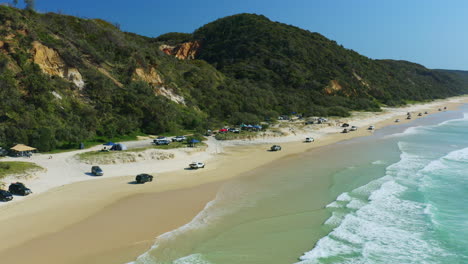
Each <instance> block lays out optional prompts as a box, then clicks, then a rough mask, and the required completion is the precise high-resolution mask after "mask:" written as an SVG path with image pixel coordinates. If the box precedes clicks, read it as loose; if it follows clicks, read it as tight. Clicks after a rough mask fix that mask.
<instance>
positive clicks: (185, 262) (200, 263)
mask: <svg viewBox="0 0 468 264" xmlns="http://www.w3.org/2000/svg"><path fill="white" fill-rule="evenodd" d="M173 263H174V264H211V262H209V261H208V260H206V259H205V258H204V257H203V255H202V254H192V255H189V256H186V257H182V258H179V259H177V260H175V261H174V262H173Z"/></svg>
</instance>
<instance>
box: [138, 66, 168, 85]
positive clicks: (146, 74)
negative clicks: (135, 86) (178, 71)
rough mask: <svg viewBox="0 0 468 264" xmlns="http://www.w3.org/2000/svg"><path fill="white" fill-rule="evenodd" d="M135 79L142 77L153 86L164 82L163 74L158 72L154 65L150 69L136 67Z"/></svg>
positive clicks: (141, 78)
mask: <svg viewBox="0 0 468 264" xmlns="http://www.w3.org/2000/svg"><path fill="white" fill-rule="evenodd" d="M133 79H134V80H136V79H140V80H142V81H145V82H147V83H148V84H150V85H152V86H156V85H161V84H162V83H163V81H162V78H161V76H160V75H159V74H158V73H157V72H156V69H155V68H154V67H151V68H150V69H149V70H145V69H143V68H136V69H135V73H134V74H133Z"/></svg>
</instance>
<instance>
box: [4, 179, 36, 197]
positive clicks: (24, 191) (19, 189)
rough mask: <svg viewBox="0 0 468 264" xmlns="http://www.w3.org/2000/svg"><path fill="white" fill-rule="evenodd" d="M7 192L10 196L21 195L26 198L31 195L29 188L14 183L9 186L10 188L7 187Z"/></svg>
mask: <svg viewBox="0 0 468 264" xmlns="http://www.w3.org/2000/svg"><path fill="white" fill-rule="evenodd" d="M8 191H9V192H10V193H11V194H15V195H22V196H26V195H28V194H31V193H32V192H31V190H30V189H29V188H27V187H26V186H25V185H24V184H23V183H21V182H15V183H12V184H10V187H8Z"/></svg>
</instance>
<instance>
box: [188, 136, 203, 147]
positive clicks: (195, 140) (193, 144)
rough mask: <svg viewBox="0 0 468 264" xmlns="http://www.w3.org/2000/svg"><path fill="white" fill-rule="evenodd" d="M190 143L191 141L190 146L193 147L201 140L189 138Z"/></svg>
mask: <svg viewBox="0 0 468 264" xmlns="http://www.w3.org/2000/svg"><path fill="white" fill-rule="evenodd" d="M188 143H189V146H190V147H193V146H195V144H196V143H200V140H197V139H194V138H193V139H191V140H189V142H188Z"/></svg>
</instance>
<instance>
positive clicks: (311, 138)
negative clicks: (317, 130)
mask: <svg viewBox="0 0 468 264" xmlns="http://www.w3.org/2000/svg"><path fill="white" fill-rule="evenodd" d="M305 142H306V143H310V142H314V138H313V137H306V139H305Z"/></svg>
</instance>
